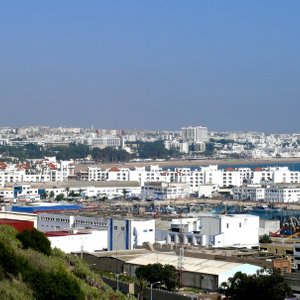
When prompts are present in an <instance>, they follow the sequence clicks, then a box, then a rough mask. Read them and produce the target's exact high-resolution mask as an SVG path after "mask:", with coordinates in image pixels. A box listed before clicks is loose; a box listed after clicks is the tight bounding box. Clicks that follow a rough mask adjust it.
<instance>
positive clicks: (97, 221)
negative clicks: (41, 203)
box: [37, 212, 108, 232]
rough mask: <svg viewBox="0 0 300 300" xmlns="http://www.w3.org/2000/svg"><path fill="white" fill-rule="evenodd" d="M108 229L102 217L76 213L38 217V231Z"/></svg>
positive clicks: (105, 220)
mask: <svg viewBox="0 0 300 300" xmlns="http://www.w3.org/2000/svg"><path fill="white" fill-rule="evenodd" d="M107 228H108V221H107V219H106V218H103V217H101V216H85V215H83V214H74V213H70V214H67V213H46V212H45V213H39V214H38V215H37V229H38V230H39V231H42V232H48V231H62V230H71V229H98V230H103V229H107Z"/></svg>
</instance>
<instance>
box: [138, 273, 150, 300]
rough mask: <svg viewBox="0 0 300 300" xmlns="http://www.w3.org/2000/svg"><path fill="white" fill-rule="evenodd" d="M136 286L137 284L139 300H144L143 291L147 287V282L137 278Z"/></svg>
mask: <svg viewBox="0 0 300 300" xmlns="http://www.w3.org/2000/svg"><path fill="white" fill-rule="evenodd" d="M137 284H138V286H139V289H140V297H139V299H140V300H143V299H144V293H145V289H146V288H147V286H148V285H149V282H148V281H147V280H146V279H144V278H138V280H137Z"/></svg>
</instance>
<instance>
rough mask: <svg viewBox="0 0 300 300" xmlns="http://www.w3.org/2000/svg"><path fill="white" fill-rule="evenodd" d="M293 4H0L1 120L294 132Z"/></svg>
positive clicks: (271, 0) (299, 106) (296, 48)
mask: <svg viewBox="0 0 300 300" xmlns="http://www.w3.org/2000/svg"><path fill="white" fill-rule="evenodd" d="M299 13H300V1H298V0H294V1H293V0H287V1H282V0H281V1H277V0H264V1H261V0H251V1H238V0H235V1H233V0H232V1H231V0H226V1H225V0H223V1H222V0H219V1H215V0H209V1H207V0H206V1H204V0H203V1H202V0H188V1H186V0H182V1H178V0H163V1H161V0H148V1H146V0H136V1H133V0H126V1H124V0H122V1H121V0H120V1H118V0H114V1H111V0H107V1H104V0H103V1H102V0H81V1H79V0H51V1H49V0H48V1H40V0H35V1H33V0H26V1H16V0H10V1H1V2H0V126H27V125H49V126H53V127H58V126H70V127H72V126H73V127H86V128H87V127H90V126H91V125H93V126H94V127H95V128H116V129H166V130H178V129H180V128H181V127H183V126H190V125H201V126H207V127H208V129H209V130H211V131H229V130H234V131H239V130H245V131H265V132H278V133H280V132H287V133H288V132H300V122H299V113H300V18H299Z"/></svg>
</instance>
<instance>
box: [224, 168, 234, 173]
mask: <svg viewBox="0 0 300 300" xmlns="http://www.w3.org/2000/svg"><path fill="white" fill-rule="evenodd" d="M225 171H227V172H232V171H234V168H231V167H229V168H226V169H225Z"/></svg>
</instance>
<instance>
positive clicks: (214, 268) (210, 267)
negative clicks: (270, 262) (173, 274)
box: [126, 252, 244, 275]
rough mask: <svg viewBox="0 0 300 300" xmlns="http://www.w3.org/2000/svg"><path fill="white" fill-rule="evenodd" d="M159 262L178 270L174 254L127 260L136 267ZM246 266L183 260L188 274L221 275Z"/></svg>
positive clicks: (207, 260)
mask: <svg viewBox="0 0 300 300" xmlns="http://www.w3.org/2000/svg"><path fill="white" fill-rule="evenodd" d="M157 261H158V262H159V263H161V264H163V265H165V264H169V265H173V266H174V267H176V268H177V265H178V256H177V255H174V254H166V253H159V252H158V253H156V252H155V253H149V254H146V255H140V256H139V257H136V258H133V259H131V260H127V262H126V263H128V264H134V265H147V264H153V263H155V262H157ZM243 265H244V264H240V263H232V262H226V261H220V260H209V259H202V258H194V257H184V258H183V270H184V271H188V272H195V273H203V274H211V275H220V274H222V273H224V272H228V271H230V270H232V269H235V268H238V267H242V266H243Z"/></svg>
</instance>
